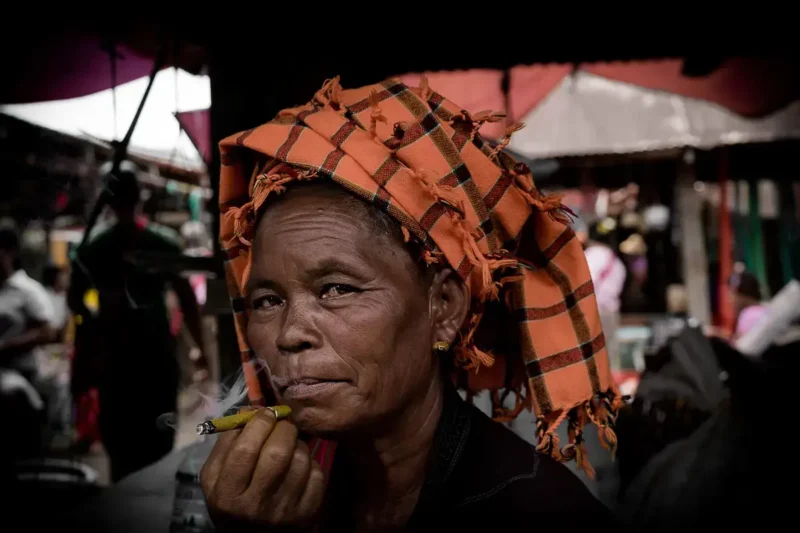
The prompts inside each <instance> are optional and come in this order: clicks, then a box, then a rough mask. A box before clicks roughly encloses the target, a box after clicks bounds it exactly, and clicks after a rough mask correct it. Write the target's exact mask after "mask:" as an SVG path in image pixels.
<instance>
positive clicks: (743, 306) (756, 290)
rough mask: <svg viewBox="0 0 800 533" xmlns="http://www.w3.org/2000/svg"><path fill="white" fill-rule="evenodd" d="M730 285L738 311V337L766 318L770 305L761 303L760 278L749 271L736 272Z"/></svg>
mask: <svg viewBox="0 0 800 533" xmlns="http://www.w3.org/2000/svg"><path fill="white" fill-rule="evenodd" d="M728 285H729V287H730V290H731V292H732V294H733V305H734V310H735V313H736V330H735V332H734V338H738V337H740V336H742V335H744V334H745V333H747V332H748V331H749V330H750V328H752V327H753V326H755V325H756V324H757V323H758V322H759V321H760V320H761V319H762V318H764V317H765V316H766V315H767V314H768V313H769V307H767V306H766V305H764V304H762V303H761V299H762V297H761V288H760V286H759V283H758V279H756V277H755V276H754V275H752V274H750V273H749V272H742V273H737V274H734V275H733V276H731V279H730V282H729V283H728Z"/></svg>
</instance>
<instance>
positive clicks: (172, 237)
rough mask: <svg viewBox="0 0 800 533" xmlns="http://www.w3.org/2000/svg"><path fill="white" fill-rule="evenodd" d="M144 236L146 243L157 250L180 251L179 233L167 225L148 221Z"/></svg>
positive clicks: (181, 247)
mask: <svg viewBox="0 0 800 533" xmlns="http://www.w3.org/2000/svg"><path fill="white" fill-rule="evenodd" d="M144 236H145V239H146V240H147V243H148V244H149V245H150V246H152V247H153V248H155V249H157V250H163V251H170V252H176V251H177V252H180V251H181V250H182V249H183V246H181V237H180V234H179V233H178V232H177V231H175V230H174V229H172V228H169V227H167V226H162V225H161V224H156V223H155V222H150V223H148V224H147V226H146V227H145V230H144Z"/></svg>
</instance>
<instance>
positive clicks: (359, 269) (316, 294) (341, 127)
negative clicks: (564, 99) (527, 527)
mask: <svg viewBox="0 0 800 533" xmlns="http://www.w3.org/2000/svg"><path fill="white" fill-rule="evenodd" d="M498 120H501V117H500V116H499V115H497V114H492V113H488V112H484V113H479V114H477V115H474V116H473V115H470V114H469V113H468V112H466V111H462V110H461V109H460V108H459V107H457V106H456V105H454V104H452V103H451V102H449V101H447V100H445V99H444V98H443V97H441V96H440V95H438V94H437V93H435V92H434V91H432V90H431V89H430V87H428V86H427V83H425V82H424V81H423V83H422V86H421V87H420V88H409V87H406V86H405V85H403V84H402V83H400V82H398V81H396V80H387V81H385V82H383V83H381V84H378V85H373V86H368V87H364V88H360V89H355V90H347V91H345V90H342V89H341V87H340V86H339V83H338V79H334V80H330V81H329V82H326V84H325V85H324V86H323V88H322V89H321V90H320V91H319V92H318V93H317V94H316V95H315V96H314V98H313V99H312V101H311V102H310V103H309V104H307V105H305V106H301V107H298V108H293V109H287V110H284V111H282V112H281V113H280V114H279V115H278V116H277V117H276V118H275V119H274V120H273V121H271V122H270V123H268V124H265V125H263V126H261V127H259V128H255V129H253V130H249V131H247V132H244V133H242V134H238V135H235V136H233V137H230V138H228V139H226V140H224V141H223V142H222V143H221V150H222V164H223V166H222V175H221V183H220V187H221V188H220V200H221V209H222V212H223V213H224V216H223V224H222V230H221V238H222V240H223V242H224V243H225V246H226V248H227V255H228V258H229V261H228V264H227V266H228V280H229V287H230V291H231V294H232V298H233V306H234V309H235V311H236V317H237V330H238V333H239V339H240V347H241V350H242V357H243V368H244V372H245V375H246V378H247V380H248V387H249V393H250V399H251V402H252V403H254V404H256V405H265V403H266V404H267V405H269V404H271V403H273V402H277V401H280V402H282V403H285V404H288V405H289V406H291V408H292V411H293V415H292V420H291V421H281V422H278V423H276V422H275V419H274V418H273V417H272V415H271V414H270V413H269V412H265V413H260V414H259V415H257V416H256V417H255V418H254V419H253V420H252V421H251V422H250V423H248V424H247V426H246V427H245V428H243V429H242V430H241V431H236V432H230V433H227V434H223V435H221V436H220V437H219V440H218V442H217V444H216V445H215V447H214V450H213V451H212V453H211V455H210V456H209V458H208V461H207V462H206V464H205V466H204V468H203V471H202V474H201V484H202V486H203V490H204V492H205V494H206V496H207V500H208V503H209V509H210V512H211V514H212V516H213V517H214V520H215V523H216V525H217V528H218V529H223V530H224V529H226V528H227V527H231V528H235V527H238V526H242V525H244V526H258V525H261V526H283V525H293V526H298V525H299V526H308V527H316V528H317V529H318V530H337V531H339V530H341V531H352V530H358V531H370V530H381V531H383V530H391V529H404V528H405V529H408V530H420V529H428V528H432V527H435V526H440V525H446V526H447V527H449V528H454V529H455V528H458V527H466V528H467V529H468V530H469V529H472V528H474V527H475V526H476V524H477V523H481V522H486V520H487V519H488V520H490V521H491V522H492V523H493V524H495V525H497V524H499V523H507V524H514V525H516V524H520V523H522V522H524V521H526V520H531V521H536V522H535V523H536V524H537V525H541V524H542V523H554V524H558V525H561V526H563V525H565V524H574V523H575V522H576V521H577V522H581V521H585V522H591V524H592V525H593V526H598V525H600V526H602V525H603V524H604V523H605V521H607V520H608V517H607V514H606V511H605V509H604V508H603V507H602V506H600V505H599V503H598V502H597V501H596V500H595V499H594V498H593V497H592V496H591V495H590V494H589V492H588V491H587V490H586V489H585V487H584V486H583V484H582V483H581V482H580V481H579V480H578V478H577V477H576V476H574V475H573V474H572V473H570V472H569V471H568V470H567V468H566V467H564V466H563V465H560V464H558V462H557V461H555V460H554V458H556V459H561V460H568V459H572V458H575V459H576V460H578V461H579V462H580V464H581V465H582V466H583V467H585V468H587V469H588V468H590V467H589V465H588V462H587V461H586V456H585V453H584V452H583V447H582V429H583V426H584V424H585V423H586V422H587V421H590V420H593V421H596V422H597V423H598V424H599V425H600V426H601V428H602V431H600V435H601V436H602V437H603V439H604V441H607V442H608V443H610V444H612V445H613V442H614V440H615V437H614V436H613V431H612V430H611V428H610V422H611V420H612V416H611V412H612V411H614V410H615V409H616V408H617V407H618V404H619V398H618V396H617V395H616V391H615V389H614V387H613V384H612V381H611V377H610V370H609V365H608V357H607V355H606V352H605V348H604V339H603V334H602V330H601V326H600V320H599V317H598V313H597V304H596V301H595V297H594V293H593V290H592V284H591V281H590V276H589V270H588V268H587V265H586V261H585V259H584V258H583V253H582V250H581V246H580V244H579V243H578V242H577V240H576V239H575V238H574V233H573V232H572V230H571V229H570V228H569V227H567V226H566V225H565V224H564V222H565V217H564V215H563V213H562V212H561V210H560V203H559V202H558V200H557V199H554V198H544V197H542V196H541V195H540V194H539V193H538V191H537V190H536V188H535V187H534V185H533V181H532V178H531V176H530V174H529V172H528V171H527V168H526V167H524V166H523V165H517V164H516V163H515V162H514V161H513V160H511V159H510V158H509V157H508V156H506V155H505V154H504V153H503V152H502V147H504V146H505V145H506V144H507V143H508V138H506V139H504V140H503V142H501V144H500V146H499V147H498V148H492V147H491V146H489V145H488V144H487V143H485V142H484V141H483V140H482V139H481V137H480V136H479V135H478V134H477V130H478V128H479V127H480V126H481V125H482V124H484V123H486V122H496V121H498ZM515 129H517V128H516V127H510V128H509V129H508V135H509V136H510V134H511V133H513V131H515ZM279 193H284V194H282V195H279ZM259 361H264V362H265V363H266V365H265V366H266V369H267V370H266V372H258V371H257V369H259V368H261V367H262V365H260V364H257V363H258V362H259ZM526 372H527V373H526ZM456 386H460V387H462V388H464V389H466V390H467V392H468V394H471V393H473V392H476V391H479V390H485V389H490V390H492V391H493V393H494V398H495V400H496V402H495V410H494V411H495V413H494V414H495V420H498V421H508V420H510V419H512V418H513V417H514V416H516V414H518V413H519V412H520V411H521V410H522V409H523V408H524V407H529V408H533V409H535V410H536V412H537V414H538V415H539V423H538V425H537V430H538V436H539V443H538V448H539V452H540V453H536V451H535V449H534V448H533V447H532V446H530V445H529V444H527V443H526V442H524V441H523V440H521V439H520V438H518V437H516V436H515V435H514V434H513V433H511V432H510V431H508V430H507V429H506V428H504V427H502V425H500V424H496V423H493V422H492V421H491V420H489V418H488V417H486V416H485V415H483V414H482V413H480V412H479V411H477V409H475V408H474V407H472V406H471V405H469V404H468V403H466V402H464V401H463V400H462V399H461V397H460V396H459V395H458V393H457V392H456ZM500 389H506V390H507V391H513V392H515V395H514V396H515V398H516V400H515V405H514V407H513V408H508V409H506V408H504V404H503V402H502V401H501V400H503V398H501V397H500V395H499V394H497V391H498V390H500ZM564 420H567V421H568V423H569V425H570V428H569V434H570V442H569V443H568V444H566V445H564V446H563V447H561V446H560V443H559V442H558V436H557V434H556V433H555V429H556V427H557V426H558V425H559V424H560V423H561V422H562V421H564ZM334 448H335V450H336V453H335V458H332V457H333V450H334ZM309 450H312V451H311V452H310V451H309ZM312 452H313V453H312ZM312 455H313V458H312ZM532 527H535V526H532Z"/></svg>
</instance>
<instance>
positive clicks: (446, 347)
mask: <svg viewBox="0 0 800 533" xmlns="http://www.w3.org/2000/svg"><path fill="white" fill-rule="evenodd" d="M433 351H434V352H439V353H444V352H449V351H450V343H449V342H447V341H436V342H434V343H433Z"/></svg>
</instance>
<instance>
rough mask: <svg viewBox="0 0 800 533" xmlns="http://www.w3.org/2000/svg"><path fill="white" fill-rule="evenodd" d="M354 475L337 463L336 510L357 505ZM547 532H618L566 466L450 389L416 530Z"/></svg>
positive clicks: (343, 525) (343, 519)
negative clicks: (549, 529) (350, 476)
mask: <svg viewBox="0 0 800 533" xmlns="http://www.w3.org/2000/svg"><path fill="white" fill-rule="evenodd" d="M347 471H348V469H347V465H346V464H345V461H344V460H343V458H341V457H337V459H336V461H335V463H334V467H333V472H332V474H331V485H332V490H330V491H329V494H330V495H331V496H332V500H331V504H332V505H331V506H330V507H329V508H330V509H339V510H347V509H350V508H351V506H352V501H353V497H354V496H355V493H354V489H352V488H350V487H348V485H349V484H350V481H349V480H348V479H347ZM327 523H328V524H329V526H328V530H337V531H340V530H341V531H352V530H353V528H352V527H351V526H350V525H349V523H350V521H349V520H348V517H347V516H342V515H338V516H330V517H329V520H327ZM547 526H554V527H557V528H559V529H558V530H559V531H564V530H566V531H570V530H573V528H574V529H577V528H578V527H581V528H584V527H591V528H595V529H593V530H594V531H611V527H614V528H615V529H614V531H617V529H616V525H615V524H613V520H612V517H611V513H610V512H609V511H608V509H606V508H605V507H604V506H603V505H602V504H601V503H600V502H599V501H598V500H597V499H596V498H595V497H594V496H592V494H591V493H590V492H589V490H588V489H587V488H586V486H585V485H584V484H583V483H582V482H581V481H580V479H578V477H577V476H575V475H574V474H573V473H572V472H570V471H569V469H568V468H567V467H566V466H564V465H561V464H559V463H557V462H555V461H554V460H552V459H550V458H549V457H546V456H543V455H539V454H537V453H536V451H535V448H534V447H533V446H531V445H530V444H529V443H528V442H526V441H524V440H523V439H521V438H520V437H518V436H517V435H516V434H514V433H513V432H511V431H510V430H508V429H507V428H505V427H503V426H502V425H500V424H498V423H496V422H493V421H492V420H490V419H489V418H488V417H487V416H486V415H484V414H483V413H482V412H481V411H479V410H478V409H477V408H475V407H474V406H472V405H471V404H468V403H466V402H465V401H463V400H462V399H461V397H460V396H459V395H458V393H456V392H455V390H453V389H452V388H450V389H449V390H448V391H447V392H446V393H445V402H444V407H443V411H442V418H441V420H440V422H439V427H438V429H437V434H436V442H435V448H434V451H433V453H432V457H431V462H430V467H429V470H428V474H427V479H426V481H425V485H424V486H423V489H422V492H421V494H420V497H419V501H418V503H417V506H416V509H415V510H414V513H413V515H412V518H411V520H410V523H409V530H411V531H428V530H434V529H438V530H440V531H475V530H482V531H492V530H499V529H496V528H501V527H513V528H515V530H520V531H525V530H526V528H529V529H534V528H535V529H538V530H543V529H542V528H543V527H547ZM486 527H489V528H490V529H485V528H486ZM442 528H444V529H442ZM584 531H590V529H584Z"/></svg>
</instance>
